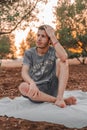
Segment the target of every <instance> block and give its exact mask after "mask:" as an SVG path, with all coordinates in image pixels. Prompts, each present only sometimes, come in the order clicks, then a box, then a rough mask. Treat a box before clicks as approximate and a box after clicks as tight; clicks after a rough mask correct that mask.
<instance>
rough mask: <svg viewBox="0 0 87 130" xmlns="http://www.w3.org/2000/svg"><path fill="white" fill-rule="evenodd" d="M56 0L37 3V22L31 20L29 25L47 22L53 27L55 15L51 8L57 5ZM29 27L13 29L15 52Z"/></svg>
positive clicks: (34, 29) (35, 29)
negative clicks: (38, 11) (38, 10)
mask: <svg viewBox="0 0 87 130" xmlns="http://www.w3.org/2000/svg"><path fill="white" fill-rule="evenodd" d="M73 1H74V0H71V3H73ZM57 2H58V0H48V3H47V4H46V5H44V4H40V5H39V9H40V13H39V14H38V15H37V17H38V18H39V21H38V23H36V22H34V21H33V22H32V23H31V27H33V25H35V26H36V27H38V26H40V25H42V24H48V25H51V26H52V27H53V28H55V24H54V23H53V21H54V22H55V16H54V14H53V10H54V7H55V6H56V5H57ZM32 29H33V31H35V32H36V31H37V28H35V27H34V28H32ZM29 30H30V27H28V28H27V29H26V30H25V31H23V30H16V31H15V35H16V36H15V45H16V47H17V54H19V53H20V52H19V47H20V43H21V41H22V40H23V39H26V36H27V33H28V32H29Z"/></svg>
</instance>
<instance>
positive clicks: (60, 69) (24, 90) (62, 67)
mask: <svg viewBox="0 0 87 130" xmlns="http://www.w3.org/2000/svg"><path fill="white" fill-rule="evenodd" d="M59 62H60V61H59ZM59 62H57V65H58V66H57V70H56V71H57V74H56V75H57V76H58V78H59V85H61V87H63V84H62V82H61V78H62V76H63V73H65V75H64V76H66V77H64V78H66V79H64V80H65V83H64V84H65V86H64V90H65V87H66V84H67V80H68V74H67V73H68V72H67V71H66V70H67V69H68V68H67V65H66V63H65V64H62V63H59ZM64 71H66V72H64ZM29 88H30V86H29V84H28V83H26V82H23V83H21V84H20V85H19V91H20V93H21V94H22V95H24V96H27V97H29V98H30V99H31V100H33V101H36V102H38V101H40V102H41V101H42V102H51V103H55V102H56V100H57V97H53V96H51V95H48V94H46V93H44V92H42V91H40V90H39V93H38V94H37V95H35V96H32V97H31V96H30V95H29ZM59 89H60V88H59ZM64 90H62V93H63V91H64ZM58 91H60V90H58ZM60 93H61V91H60ZM64 103H65V104H66V105H72V104H76V98H75V97H73V96H72V97H69V98H66V99H64ZM56 105H57V102H56ZM58 106H60V107H65V105H64V104H63V105H62V104H61V103H60V104H58Z"/></svg>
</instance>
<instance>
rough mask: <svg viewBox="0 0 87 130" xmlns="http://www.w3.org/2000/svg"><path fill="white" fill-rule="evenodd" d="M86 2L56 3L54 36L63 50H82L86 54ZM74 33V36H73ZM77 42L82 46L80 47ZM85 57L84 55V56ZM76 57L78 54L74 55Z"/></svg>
mask: <svg viewBox="0 0 87 130" xmlns="http://www.w3.org/2000/svg"><path fill="white" fill-rule="evenodd" d="M86 3H87V0H75V2H74V3H72V4H71V3H70V1H69V0H64V1H58V4H57V7H56V12H55V14H56V21H57V23H56V25H57V26H56V35H57V36H59V37H58V40H59V41H60V43H61V44H62V45H63V46H64V48H66V49H69V48H76V49H77V48H79V46H80V47H81V48H82V53H83V52H85V53H87V14H86V13H87V4H86ZM73 32H74V34H73ZM79 42H81V43H82V44H81V45H80V44H79ZM81 55H83V54H81ZM84 55H86V54H84ZM75 56H77V57H78V54H75Z"/></svg>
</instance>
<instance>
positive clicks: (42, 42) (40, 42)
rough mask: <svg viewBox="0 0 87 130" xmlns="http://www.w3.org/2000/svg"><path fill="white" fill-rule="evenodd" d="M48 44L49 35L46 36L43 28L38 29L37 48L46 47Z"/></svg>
mask: <svg viewBox="0 0 87 130" xmlns="http://www.w3.org/2000/svg"><path fill="white" fill-rule="evenodd" d="M48 45H49V37H48V36H47V34H46V32H45V30H38V32H37V40H36V46H37V47H38V48H42V49H44V48H46V47H47V46H48Z"/></svg>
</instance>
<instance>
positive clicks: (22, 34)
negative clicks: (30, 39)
mask: <svg viewBox="0 0 87 130" xmlns="http://www.w3.org/2000/svg"><path fill="white" fill-rule="evenodd" d="M28 32H29V28H27V29H26V30H25V31H23V30H16V31H15V32H14V34H15V46H16V49H17V51H16V55H17V57H19V55H20V49H19V48H20V44H21V42H22V40H25V39H26V37H27V34H28Z"/></svg>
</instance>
